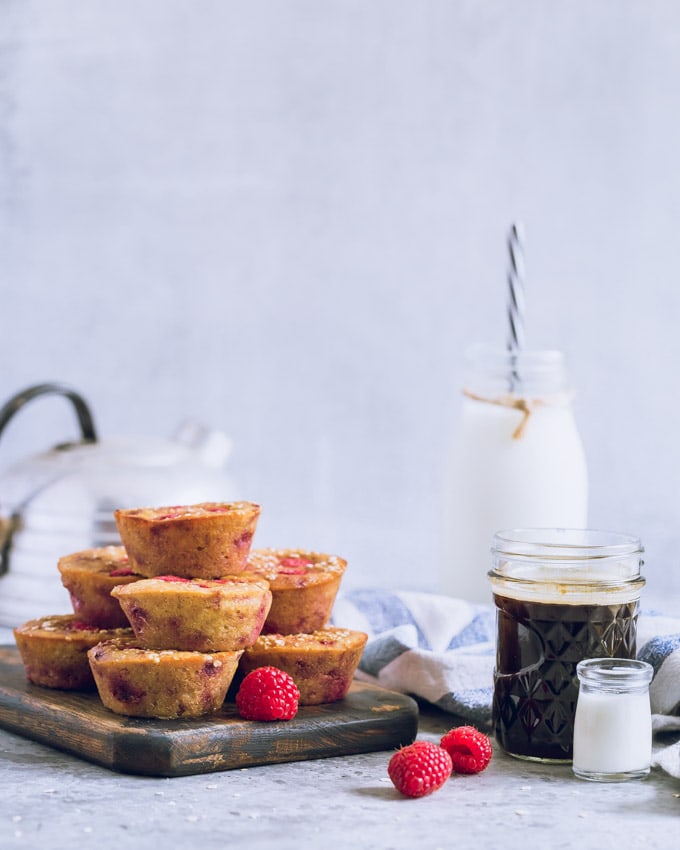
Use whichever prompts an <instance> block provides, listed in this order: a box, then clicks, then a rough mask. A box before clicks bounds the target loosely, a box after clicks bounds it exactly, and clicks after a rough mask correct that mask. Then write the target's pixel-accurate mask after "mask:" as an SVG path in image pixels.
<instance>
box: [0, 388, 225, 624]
mask: <svg viewBox="0 0 680 850" xmlns="http://www.w3.org/2000/svg"><path fill="white" fill-rule="evenodd" d="M46 394H57V395H61V396H64V397H65V398H67V399H69V400H70V401H71V403H72V404H73V406H74V409H75V412H76V416H77V419H78V423H79V425H80V430H81V435H80V439H78V440H77V441H75V442H69V443H61V444H59V445H57V446H55V447H54V448H52V449H50V450H48V451H46V452H43V453H41V454H37V455H34V456H32V457H29V458H27V459H26V460H23V461H21V462H19V463H16V464H14V465H12V466H10V467H8V468H7V469H5V470H0V625H2V626H9V627H13V626H16V625H18V624H20V623H22V622H24V621H25V620H27V619H31V618H33V617H39V616H44V615H47V614H60V613H71V611H72V609H71V605H70V600H69V597H68V594H67V592H66V591H65V589H64V588H63V586H62V584H61V576H60V574H59V571H58V570H57V560H58V559H59V558H60V557H61V556H62V555H66V554H69V553H71V552H77V551H80V550H81V549H88V548H91V547H97V546H107V545H116V544H120V538H119V537H118V532H117V529H116V524H115V521H114V518H113V511H114V510H116V509H117V508H120V507H141V506H146V505H169V504H191V503H195V502H201V501H233V500H235V499H236V498H238V497H237V495H236V487H235V484H234V482H233V480H232V479H231V478H230V477H229V476H228V475H227V473H226V471H225V464H226V461H227V459H228V457H229V455H230V453H231V441H230V439H229V438H228V437H227V436H226V435H225V434H223V433H221V432H219V431H210V430H208V429H207V428H205V427H203V426H202V425H200V424H198V423H195V422H186V423H184V424H183V425H182V426H181V427H180V428H179V429H178V431H177V433H176V434H175V435H174V436H173V437H172V438H168V439H156V438H148V437H146V438H139V437H135V438H113V439H105V440H100V439H99V438H98V436H97V433H96V430H95V426H94V421H93V418H92V414H91V412H90V409H89V407H88V405H87V403H86V402H85V400H84V399H83V398H82V397H81V396H80V395H79V394H78V393H77V392H75V391H74V390H72V389H71V388H69V387H66V386H63V385H61V384H53V383H47V384H39V385H37V386H33V387H29V388H28V389H26V390H23V391H22V392H20V393H18V394H17V395H15V396H13V397H12V398H11V399H10V400H9V401H8V402H7V403H6V404H5V405H4V406H3V407H2V408H0V435H2V432H3V430H4V429H5V427H6V426H7V424H8V423H9V421H10V420H11V419H12V418H13V417H14V416H15V415H16V414H17V413H18V411H19V410H21V408H22V407H23V406H24V405H25V404H27V403H28V402H29V401H31V400H32V399H34V398H36V397H38V396H43V395H46Z"/></svg>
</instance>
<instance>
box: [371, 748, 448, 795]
mask: <svg viewBox="0 0 680 850" xmlns="http://www.w3.org/2000/svg"><path fill="white" fill-rule="evenodd" d="M452 766H453V765H452V761H451V756H450V755H449V754H448V753H447V752H446V750H445V749H443V748H442V747H440V746H438V745H437V744H433V743H432V742H431V741H415V742H414V743H413V744H409V745H408V746H407V747H402V748H401V749H400V750H397V752H396V753H394V755H393V756H392V758H391V759H390V762H389V764H388V766H387V773H388V775H389V777H390V779H391V780H392V784H393V785H394V787H395V788H396V789H397V791H399V792H400V793H401V794H403V795H404V796H405V797H425V796H426V795H427V794H431V793H432V792H433V791H436V790H437V789H438V788H441V787H442V785H443V784H444V783H445V782H446V780H447V779H448V778H449V776H451V770H452Z"/></svg>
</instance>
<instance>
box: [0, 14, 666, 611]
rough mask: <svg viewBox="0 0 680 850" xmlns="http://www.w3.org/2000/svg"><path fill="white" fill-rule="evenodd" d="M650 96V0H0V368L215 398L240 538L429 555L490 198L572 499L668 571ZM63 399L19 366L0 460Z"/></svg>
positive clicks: (111, 394)
mask: <svg viewBox="0 0 680 850" xmlns="http://www.w3.org/2000/svg"><path fill="white" fill-rule="evenodd" d="M679 129H680V6H679V5H678V4H677V3H675V2H671V0H668V2H662V0H644V2H643V0H637V2H631V0H571V2H569V3H563V2H552V0H551V2H544V0H515V2H513V3H507V2H504V0H498V1H497V2H494V1H493V0H481V1H479V0H478V2H472V0H469V2H463V1H462V0H420V2H403V0H383V1H382V2H365V0H361V2H360V1H359V0H351V1H350V0H347V2H339V0H326V2H318V0H298V2H290V0H280V2H279V0H271V2H258V0H254V2H247V3H246V2H244V3H233V2H217V0H214V2H208V1H207V0H197V2H188V0H187V2H181V0H163V2H160V0H89V2H87V3H76V2H67V0H33V2H31V0H27V2H19V0H0V288H1V300H0V320H1V322H0V363H1V369H0V391H1V393H2V395H3V396H9V395H10V394H11V393H13V392H15V391H17V390H19V389H21V388H23V387H24V386H26V385H28V384H31V383H34V382H38V381H43V380H47V379H58V380H61V381H65V382H68V383H70V384H72V385H74V386H75V387H76V388H78V389H80V390H81V391H82V392H83V393H84V394H85V395H86V397H87V398H88V399H89V401H90V402H91V404H92V406H93V407H94V410H95V414H96V417H97V422H98V425H99V430H100V431H101V432H102V434H104V435H120V434H168V433H170V432H171V431H172V430H173V429H174V427H175V426H176V424H177V423H178V422H179V421H180V420H181V419H182V418H184V417H185V416H186V415H188V414H191V415H194V416H196V417H198V418H199V419H202V420H204V421H205V422H207V423H209V424H210V425H213V426H215V427H220V428H224V429H226V430H227V431H228V432H229V433H230V434H231V436H232V437H233V440H234V454H233V460H232V470H233V473H234V475H235V476H236V477H237V478H238V480H239V481H240V482H241V488H242V492H243V495H244V496H246V497H249V498H254V499H256V500H257V501H260V502H261V504H262V505H263V516H262V520H261V524H260V531H259V533H258V542H259V543H260V544H261V545H266V544H272V545H304V546H309V547H310V548H311V547H316V548H322V549H330V550H333V551H336V552H338V553H340V554H344V555H346V556H347V557H348V559H349V560H350V563H351V570H350V571H349V572H348V575H347V579H346V582H347V586H352V585H365V584H379V585H386V586H401V587H406V586H408V587H421V588H425V589H433V588H436V587H437V586H438V585H437V583H438V575H439V571H440V569H441V560H442V559H441V552H442V536H443V535H442V516H441V514H442V506H441V505H442V485H443V473H444V461H445V455H446V451H447V445H448V442H449V439H450V434H451V432H452V430H453V428H454V427H455V424H456V416H457V410H458V400H459V399H458V389H459V386H460V382H461V358H462V352H463V349H464V348H465V347H466V346H467V345H468V344H470V343H473V342H477V341H483V342H490V343H497V344H500V345H502V344H503V342H504V340H505V333H506V328H505V315H504V306H505V305H504V302H505V281H504V275H505V268H506V256H505V233H506V230H507V227H508V225H509V223H510V222H511V221H512V220H513V219H521V220H522V221H523V222H524V224H525V228H526V239H527V282H526V287H527V336H528V340H527V342H528V344H529V345H530V346H531V347H543V346H547V347H556V348H562V349H564V350H565V351H566V353H567V356H568V358H569V363H570V365H571V372H572V375H573V379H574V383H575V386H576V389H577V393H578V394H577V398H576V409H577V416H578V421H579V425H580V428H581V432H582V435H583V439H584V443H585V446H586V451H587V454H588V459H589V465H590V472H591V525H595V526H601V527H608V528H615V529H617V530H621V531H630V532H634V533H637V534H640V535H641V536H642V538H643V541H644V543H645V545H646V548H647V553H648V554H647V566H646V573H647V575H648V578H649V579H650V586H649V590H650V593H652V595H658V596H660V597H662V596H663V595H664V594H665V593H666V592H668V591H675V592H680V575H679V567H678V553H677V550H678V543H679V542H680V541H679V537H680V529H679V528H678V517H679V513H680V504H679V499H678V484H679V481H680V477H679V474H680V441H679V440H678V436H677V435H678V426H679V418H680V406H679V403H678V381H677V370H678V363H679V362H680V357H679V354H680V333H679V332H678V318H679V315H680V303H679V302H680V287H679V285H678V269H679V268H680V239H679V238H678V232H679V231H680V168H678V150H679V149H680V148H679V144H678V142H679V139H678V130H679ZM0 400H2V399H0ZM72 431H73V424H72V417H71V416H70V414H69V412H68V411H67V410H66V409H65V407H64V406H63V405H62V404H60V403H59V402H58V401H56V400H55V401H48V400H45V401H44V402H43V403H42V404H41V405H36V406H35V407H34V409H32V410H31V411H26V413H25V415H23V416H22V424H21V425H19V424H18V422H17V424H16V426H15V427H11V428H10V429H8V431H7V432H6V434H5V435H4V437H3V440H2V444H0V466H4V465H5V464H8V463H10V462H12V461H14V460H16V459H17V458H20V457H22V456H23V455H25V454H27V453H31V452H33V451H37V450H38V449H41V448H43V447H45V446H46V445H48V444H51V443H52V442H56V441H57V440H59V439H63V438H64V437H66V436H69V434H71V433H72Z"/></svg>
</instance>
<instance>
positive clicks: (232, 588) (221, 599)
mask: <svg viewBox="0 0 680 850" xmlns="http://www.w3.org/2000/svg"><path fill="white" fill-rule="evenodd" d="M112 593H113V596H114V597H115V598H116V599H117V600H118V601H119V602H120V605H121V607H122V608H123V610H124V611H125V614H126V615H127V618H128V620H129V622H130V625H131V626H132V628H133V630H134V632H135V635H136V636H137V638H138V640H139V641H140V644H141V645H142V646H146V647H151V648H154V649H185V650H195V651H199V652H212V651H233V650H238V649H244V648H245V647H247V646H251V645H252V644H253V643H254V642H255V641H256V640H257V638H258V636H259V634H260V632H261V631H262V626H263V625H264V621H265V618H266V616H267V614H268V612H269V608H270V606H271V601H272V595H271V592H270V590H269V585H268V583H267V582H266V581H265V580H264V579H259V580H258V579H250V580H249V579H241V578H239V577H238V576H229V577H225V578H221V579H186V578H182V577H180V576H157V577H156V578H149V579H142V580H141V581H136V582H134V584H128V585H126V586H124V587H117V588H114V590H113V591H112Z"/></svg>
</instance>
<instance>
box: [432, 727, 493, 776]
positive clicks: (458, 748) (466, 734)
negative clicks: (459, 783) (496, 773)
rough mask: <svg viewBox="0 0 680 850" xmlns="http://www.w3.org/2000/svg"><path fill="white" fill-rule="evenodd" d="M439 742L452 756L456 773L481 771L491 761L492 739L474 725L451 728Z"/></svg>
mask: <svg viewBox="0 0 680 850" xmlns="http://www.w3.org/2000/svg"><path fill="white" fill-rule="evenodd" d="M439 743H440V746H442V747H443V748H444V749H445V750H446V751H447V752H448V753H449V755H450V756H451V761H452V762H453V770H454V772H455V773H466V774H471V773H481V771H482V770H484V768H486V767H487V765H488V764H489V762H490V761H491V754H492V748H491V741H490V740H489V738H488V737H487V736H486V735H485V734H484V733H483V732H480V731H479V730H478V729H475V727H474V726H458V727H456V728H454V729H451V730H450V731H449V732H447V733H446V735H444V737H443V738H442V739H441V741H440V742H439Z"/></svg>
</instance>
